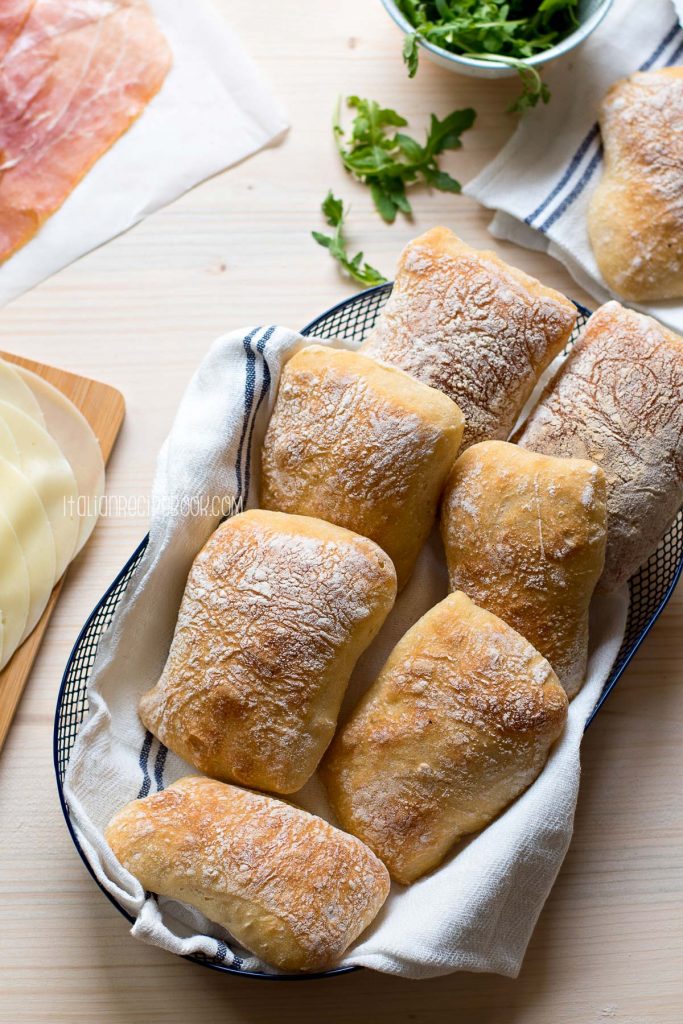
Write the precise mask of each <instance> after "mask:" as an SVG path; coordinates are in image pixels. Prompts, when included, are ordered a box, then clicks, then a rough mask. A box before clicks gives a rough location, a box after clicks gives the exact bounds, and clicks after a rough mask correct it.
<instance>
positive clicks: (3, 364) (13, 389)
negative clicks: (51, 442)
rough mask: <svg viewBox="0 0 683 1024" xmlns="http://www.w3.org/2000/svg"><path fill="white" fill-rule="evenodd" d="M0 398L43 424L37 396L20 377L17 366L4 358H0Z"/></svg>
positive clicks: (43, 420)
mask: <svg viewBox="0 0 683 1024" xmlns="http://www.w3.org/2000/svg"><path fill="white" fill-rule="evenodd" d="M0 399H2V401H3V402H9V403H10V405H15V406H16V407H17V409H21V411H22V412H25V413H26V415H27V416H31V417H32V418H33V419H34V420H37V421H38V422H39V423H40V425H41V426H43V427H44V426H45V419H44V417H43V413H42V410H41V408H40V404H39V402H38V400H37V398H36V397H35V395H34V394H33V392H32V391H31V389H30V387H29V386H28V384H26V382H25V381H24V380H23V379H22V377H21V375H20V374H19V372H18V368H15V367H14V366H12V364H11V363H8V362H7V361H6V360H4V359H0Z"/></svg>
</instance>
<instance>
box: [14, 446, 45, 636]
mask: <svg viewBox="0 0 683 1024" xmlns="http://www.w3.org/2000/svg"><path fill="white" fill-rule="evenodd" d="M0 512H1V513H2V514H3V515H4V516H5V517H6V518H7V519H8V520H9V521H10V523H11V525H12V528H13V530H14V532H15V534H16V536H17V540H18V541H19V544H20V545H21V550H22V551H23V553H24V558H25V560H26V569H27V571H28V578H29V589H30V595H29V611H28V618H27V621H26V625H25V626H24V631H23V633H22V636H21V640H22V641H23V640H25V639H26V637H27V636H28V634H29V633H30V632H31V630H32V629H33V628H34V627H35V625H36V623H37V622H38V619H39V618H40V616H41V615H42V614H43V612H44V610H45V605H46V604H47V602H48V600H49V598H50V594H51V592H52V588H53V586H54V585H55V583H56V581H57V577H56V568H57V560H56V555H55V542H54V537H53V536H52V530H51V529H50V521H49V519H48V518H47V513H46V511H45V509H44V508H43V503H42V502H41V500H40V498H39V497H38V495H37V494H36V491H35V488H33V487H32V486H31V484H30V483H29V481H28V480H27V479H26V477H25V476H24V474H23V473H22V472H21V470H19V469H17V468H16V466H13V465H12V463H11V462H8V461H7V459H2V458H0ZM2 575H6V573H5V571H4V566H3V572H2Z"/></svg>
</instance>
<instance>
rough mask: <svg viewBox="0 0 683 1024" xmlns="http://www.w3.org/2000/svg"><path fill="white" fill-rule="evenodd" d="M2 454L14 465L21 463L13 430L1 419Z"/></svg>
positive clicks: (0, 445)
mask: <svg viewBox="0 0 683 1024" xmlns="http://www.w3.org/2000/svg"><path fill="white" fill-rule="evenodd" d="M13 408H14V407H13ZM0 456H1V457H2V458H3V459H7V461H8V462H11V463H12V465H13V466H18V465H19V464H20V459H19V449H18V448H17V442H16V441H15V440H14V437H13V435H12V431H11V430H10V428H9V427H8V426H7V424H6V423H5V421H4V420H0Z"/></svg>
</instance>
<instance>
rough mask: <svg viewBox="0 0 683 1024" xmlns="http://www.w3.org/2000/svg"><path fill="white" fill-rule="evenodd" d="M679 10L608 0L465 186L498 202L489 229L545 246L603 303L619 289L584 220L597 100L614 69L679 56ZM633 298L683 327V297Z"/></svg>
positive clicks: (656, 64) (595, 160)
mask: <svg viewBox="0 0 683 1024" xmlns="http://www.w3.org/2000/svg"><path fill="white" fill-rule="evenodd" d="M681 15H683V0H674V2H673V4H672V2H671V0H647V2H646V3H645V2H643V0H615V3H614V6H613V7H612V9H611V11H610V13H609V14H608V16H607V17H606V18H605V20H604V21H603V22H602V24H601V25H600V26H599V28H598V29H597V30H596V31H595V32H594V33H593V35H592V36H591V37H590V38H589V39H588V40H587V42H586V43H584V45H583V46H581V47H580V48H579V49H577V50H575V51H573V53H571V54H570V55H568V57H566V58H565V59H564V60H563V61H560V62H558V63H557V64H551V65H550V66H549V67H548V70H547V72H546V73H545V75H544V77H545V80H546V81H547V83H548V85H549V86H550V90H551V93H552V96H551V100H550V103H548V104H547V106H540V107H537V108H535V109H534V110H531V111H528V112H527V113H526V114H525V115H524V117H523V118H522V120H521V121H520V124H519V127H518V128H517V131H516V132H515V134H514V135H513V136H512V138H511V139H510V141H509V142H508V143H507V145H506V146H505V147H504V148H503V149H502V150H501V152H500V153H499V154H498V156H497V157H496V159H495V160H494V161H493V162H492V163H491V164H489V166H488V167H487V168H486V169H485V170H484V171H483V172H482V173H481V174H479V175H478V176H477V177H476V178H475V179H474V180H473V181H470V182H469V183H468V184H467V185H466V186H465V189H464V191H465V192H466V193H467V195H470V196H473V197H474V198H475V199H478V200H479V202H480V203H482V204H483V205H484V206H487V207H489V208H491V209H494V210H496V214H495V216H494V218H493V220H492V222H491V224H490V226H489V230H490V231H491V233H492V234H493V235H495V237H496V238H504V239H507V240H509V241H512V242H516V243H517V244H518V245H523V246H526V247H527V248H529V249H539V250H541V251H545V252H548V253H549V254H550V255H551V256H554V257H555V258H556V259H558V260H560V262H561V263H564V265H565V266H566V267H567V269H568V270H569V272H570V274H571V275H572V277H574V279H575V280H576V281H578V283H579V284H580V285H581V287H582V288H585V290H586V291H587V292H589V293H590V294H591V295H594V296H595V298H596V299H597V300H598V302H601V303H602V302H607V301H608V299H610V298H617V299H618V298H619V296H617V295H615V294H614V293H612V292H611V291H610V290H609V289H608V287H607V285H606V283H605V281H604V280H603V278H602V275H601V274H600V271H599V270H598V266H597V263H596V261H595V257H594V255H593V251H592V248H591V245H590V241H589V238H588V231H587V227H586V214H587V210H588V204H589V201H590V197H591V193H592V191H593V189H594V188H595V186H596V185H597V183H598V181H599V180H600V173H601V168H602V145H601V140H600V130H599V127H598V123H597V112H598V107H599V104H600V101H601V99H602V97H603V96H604V94H605V93H606V92H607V90H608V88H609V87H610V85H612V84H613V83H614V82H616V81H617V80H618V79H620V78H625V77H626V76H628V75H630V74H632V73H633V72H634V71H647V70H650V69H655V68H662V67H666V66H668V65H672V64H681V63H683V31H682V30H681V26H680V18H681ZM682 173H683V170H682ZM636 308H638V309H641V310H642V311H643V312H646V313H649V314H650V315H652V316H655V317H657V318H658V319H659V320H661V321H663V322H664V323H666V324H668V325H669V326H670V327H672V328H673V329H674V330H677V331H679V332H683V301H680V300H675V301H667V302H654V303H651V304H649V305H647V306H637V307H636Z"/></svg>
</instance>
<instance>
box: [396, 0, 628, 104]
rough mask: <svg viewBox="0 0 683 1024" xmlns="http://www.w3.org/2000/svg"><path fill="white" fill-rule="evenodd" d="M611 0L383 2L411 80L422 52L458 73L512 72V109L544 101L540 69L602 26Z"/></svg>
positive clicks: (491, 74)
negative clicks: (400, 35)
mask: <svg viewBox="0 0 683 1024" xmlns="http://www.w3.org/2000/svg"><path fill="white" fill-rule="evenodd" d="M612 2H613V0H382V3H383V5H384V7H385V9H386V10H387V12H388V13H389V14H390V15H391V17H392V18H393V20H394V21H395V22H396V24H397V25H398V27H399V28H400V29H401V30H402V31H403V32H404V34H405V40H404V43H403V60H404V62H405V64H406V67H407V69H408V73H409V75H410V77H411V78H412V77H413V75H414V74H415V73H416V71H417V67H418V63H419V57H420V52H421V51H423V52H424V54H425V55H426V56H427V57H428V58H429V59H430V60H432V61H434V62H435V63H436V64H440V65H441V66H442V67H446V68H448V69H449V70H451V71H457V72H460V74H463V75H475V76H479V77H481V78H502V77H506V76H508V75H513V74H518V75H519V77H520V79H521V84H522V93H521V95H520V96H519V97H518V99H517V100H515V102H514V103H513V105H512V107H511V109H512V110H524V109H525V108H526V107H530V106H535V105H536V103H538V101H539V99H540V100H542V101H543V102H544V103H547V102H548V99H549V98H550V93H549V91H548V88H547V86H546V85H544V83H543V82H542V81H541V78H540V75H539V68H540V67H542V66H543V65H544V64H547V63H548V62H549V61H551V60H555V58H557V57H560V56H562V55H563V54H565V53H568V52H569V50H573V49H574V47H576V46H578V45H579V44H580V43H582V42H583V41H584V39H586V38H587V37H588V36H589V35H590V34H591V32H593V31H594V29H596V28H597V26H598V25H599V24H600V22H601V21H602V19H603V18H604V17H605V15H606V14H607V11H608V10H609V8H610V7H611V6H612Z"/></svg>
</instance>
